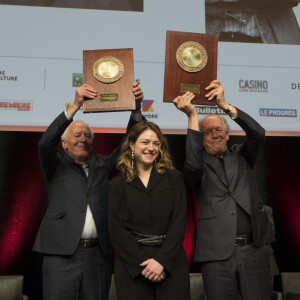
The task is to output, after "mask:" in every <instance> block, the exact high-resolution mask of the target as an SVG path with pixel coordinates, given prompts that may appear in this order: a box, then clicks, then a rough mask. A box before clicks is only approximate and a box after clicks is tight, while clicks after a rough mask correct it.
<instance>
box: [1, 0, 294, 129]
mask: <svg viewBox="0 0 300 300" xmlns="http://www.w3.org/2000/svg"><path fill="white" fill-rule="evenodd" d="M187 1H188V2H189V3H188V4H187V3H183V2H180V1H175V2H174V1H172V0H165V1H163V2H161V1H158V0H145V1H144V11H143V12H128V11H126V12H125V11H104V10H81V9H66V8H45V7H34V8H33V7H29V6H28V7H25V6H10V5H0V7H1V10H0V24H2V23H3V26H4V24H5V28H6V30H5V31H3V32H0V39H1V41H2V42H1V48H0V91H1V92H0V129H1V126H2V127H5V128H6V127H7V126H11V127H12V128H13V127H14V126H16V127H19V126H24V130H26V127H27V126H31V127H32V126H33V127H34V126H37V127H47V126H48V125H49V124H50V123H51V122H52V121H53V119H54V118H55V117H56V116H57V115H58V114H59V113H60V112H62V111H63V110H64V109H66V108H68V107H69V106H70V105H72V103H73V101H74V95H75V89H76V87H79V86H80V85H82V84H83V76H82V51H83V50H91V49H117V48H133V49H134V74H135V78H140V79H141V87H142V89H143V91H144V96H145V99H144V101H143V104H142V111H143V115H144V116H145V117H146V118H148V119H149V120H152V121H154V122H156V123H157V124H158V125H159V126H160V127H161V128H162V129H163V130H165V131H166V132H167V131H168V130H172V132H173V133H175V132H176V130H178V132H180V133H183V132H184V131H185V130H186V128H187V118H186V116H185V115H184V114H183V113H182V112H179V111H178V110H176V108H175V107H174V105H173V104H172V103H164V102H163V100H162V97H163V85H164V82H163V80H164V59H165V35H166V30H177V31H187V32H199V33H205V22H204V20H205V18H204V17H205V8H204V1H198V0H187ZM187 5H189V6H190V7H193V10H192V11H191V12H190V17H189V19H188V20H186V19H184V18H182V11H183V10H184V9H185V8H186V6H187ZM158 7H159V9H158ZM170 7H172V16H170ZM299 12H300V10H298V12H297V13H299ZM199 16H202V18H201V17H199ZM79 18H80V20H81V22H78V19H79ZM49 20H50V21H49ZM51 20H53V21H51ZM54 20H56V21H54ZM111 20H115V23H114V24H113V26H107V24H111ZM1 22H2V23H1ZM49 22H50V23H49ZM49 24H50V25H51V26H49ZM85 24H87V25H85ZM21 26H22V28H23V30H20V27H21ZM88 28H89V29H90V30H87V29H88ZM99 28H105V31H103V32H102V33H101V38H98V37H99ZM132 28H135V29H136V30H135V34H128V32H132ZM150 29H151V30H150ZM47 30H49V32H47ZM66 37H68V38H66ZM79 37H81V39H80V42H79V40H78V39H79ZM95 37H96V38H95ZM112 37H113V38H112ZM137 37H138V38H137ZM278 58H280V59H278ZM299 78H300V60H299V46H295V45H275V44H251V43H229V42H219V48H218V79H220V81H221V83H222V85H223V86H224V88H225V98H226V101H227V102H228V103H230V104H232V105H234V106H236V107H238V108H240V109H242V110H244V111H246V112H248V113H249V114H250V115H251V116H253V117H254V118H255V119H256V120H257V121H258V122H259V123H261V124H262V126H263V127H264V128H265V129H266V131H267V134H268V132H284V133H286V132H291V133H292V134H294V133H297V132H298V133H299V134H300V122H299V117H298V110H299V109H300V94H299V91H300V82H299ZM196 109H197V113H198V115H199V118H201V117H203V116H204V115H207V114H217V115H225V114H224V112H223V111H221V110H220V109H218V108H217V107H214V106H207V105H206V106H197V107H196ZM129 115H130V113H129V112H118V113H95V114H83V113H82V111H80V112H78V113H77V114H76V117H75V118H76V119H81V120H83V121H85V122H87V123H89V124H90V125H91V126H92V127H94V128H106V129H109V128H112V129H115V128H117V129H118V130H119V129H120V132H125V127H126V124H127V122H128V118H129ZM229 122H230V126H231V128H232V130H233V131H240V127H239V126H238V125H236V123H235V122H234V121H232V120H230V119H229ZM114 132H115V131H114Z"/></svg>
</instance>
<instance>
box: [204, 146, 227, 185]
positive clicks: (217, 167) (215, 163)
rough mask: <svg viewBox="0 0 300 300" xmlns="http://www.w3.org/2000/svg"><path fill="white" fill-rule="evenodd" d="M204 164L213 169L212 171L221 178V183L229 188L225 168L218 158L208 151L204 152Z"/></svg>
mask: <svg viewBox="0 0 300 300" xmlns="http://www.w3.org/2000/svg"><path fill="white" fill-rule="evenodd" d="M204 162H205V163H206V164H207V165H209V166H210V167H211V169H212V170H213V171H214V172H215V173H216V175H217V176H218V177H219V178H220V180H221V182H222V183H223V184H224V185H225V186H228V184H227V180H226V177H225V173H224V170H223V167H222V165H221V162H220V161H219V159H218V158H216V157H215V156H213V155H211V154H209V153H207V152H206V151H204Z"/></svg>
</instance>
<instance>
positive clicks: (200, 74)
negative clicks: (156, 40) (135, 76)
mask: <svg viewBox="0 0 300 300" xmlns="http://www.w3.org/2000/svg"><path fill="white" fill-rule="evenodd" d="M217 60H218V36H217V35H209V34H201V33H191V32H180V31H167V38H166V57H165V79H164V97H163V101H164V102H172V101H173V99H174V98H176V97H177V96H180V95H183V94H184V93H186V92H188V91H190V92H193V93H194V94H195V98H194V100H193V101H192V103H193V104H203V105H216V101H215V100H211V101H208V100H207V99H206V98H205V95H206V94H207V93H208V91H206V90H205V88H206V87H207V86H208V85H209V84H210V83H211V82H212V81H213V80H214V79H217Z"/></svg>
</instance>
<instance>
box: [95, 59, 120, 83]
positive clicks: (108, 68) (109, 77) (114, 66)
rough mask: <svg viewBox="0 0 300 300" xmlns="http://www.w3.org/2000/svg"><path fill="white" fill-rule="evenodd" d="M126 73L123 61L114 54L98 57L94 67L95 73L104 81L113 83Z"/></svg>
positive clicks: (96, 76)
mask: <svg viewBox="0 0 300 300" xmlns="http://www.w3.org/2000/svg"><path fill="white" fill-rule="evenodd" d="M123 73H124V66H123V64H122V62H121V61H120V60H119V59H118V58H116V57H113V56H104V57H101V58H100V59H98V60H97V61H96V62H95V64H94V67H93V75H94V77H95V78H97V79H98V80H99V81H101V82H103V83H112V82H115V81H117V80H119V79H120V78H121V77H122V75H123Z"/></svg>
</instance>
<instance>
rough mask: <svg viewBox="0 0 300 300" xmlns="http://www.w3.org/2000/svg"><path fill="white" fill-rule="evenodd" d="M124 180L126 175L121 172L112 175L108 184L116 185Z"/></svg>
mask: <svg viewBox="0 0 300 300" xmlns="http://www.w3.org/2000/svg"><path fill="white" fill-rule="evenodd" d="M125 181H126V177H125V175H124V174H121V175H118V176H116V177H114V178H113V179H112V180H111V181H110V182H109V184H110V185H111V186H118V185H120V184H123V183H124V182H125Z"/></svg>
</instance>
